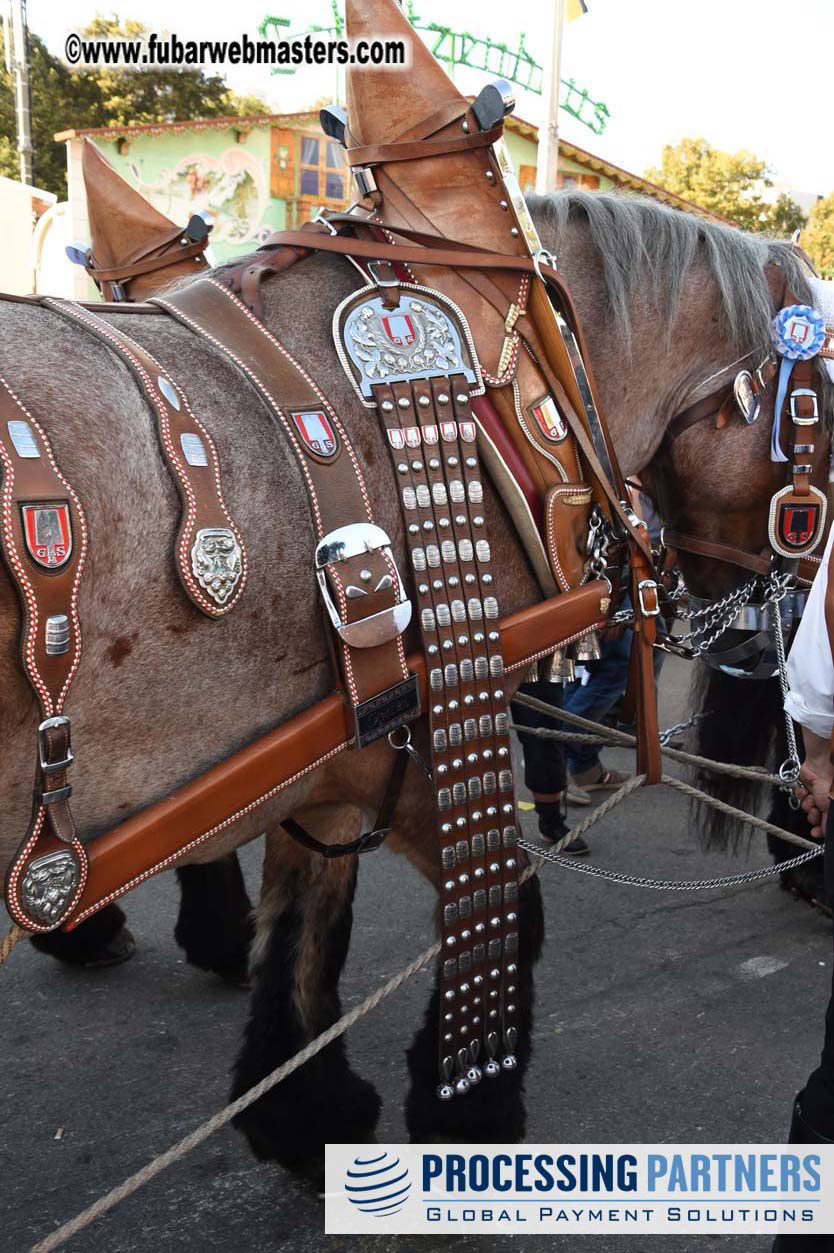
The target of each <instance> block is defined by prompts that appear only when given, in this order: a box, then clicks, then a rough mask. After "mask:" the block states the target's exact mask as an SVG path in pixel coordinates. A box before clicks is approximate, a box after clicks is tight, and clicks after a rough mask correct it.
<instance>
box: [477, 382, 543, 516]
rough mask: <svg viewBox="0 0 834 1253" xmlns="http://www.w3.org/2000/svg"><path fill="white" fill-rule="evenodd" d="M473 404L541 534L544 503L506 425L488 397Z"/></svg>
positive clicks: (485, 396) (478, 417) (478, 398)
mask: <svg viewBox="0 0 834 1253" xmlns="http://www.w3.org/2000/svg"><path fill="white" fill-rule="evenodd" d="M471 404H472V411H473V413H474V414H475V416H476V418H477V419H478V421H479V422H480V423H481V426H482V427H483V428H484V430H485V431H486V433H487V435H488V436H489V438H490V439H491V440H492V442H493V444H494V445H495V447H496V448H497V449H498V451H499V453H500V454H501V458H502V460H503V461H504V462H505V463H506V465H507V468H508V469H509V471H510V473H511V474H512V476H513V478H514V479H515V481H516V483H517V484H518V486H519V488H520V489H521V491H522V492H523V494H524V498H525V500H526V501H527V504H528V506H529V509H530V512H531V514H532V515H533V519H534V521H535V523H536V526H537V527H538V528H539V532H540V533H541V531H542V527H543V525H544V504H543V501H542V499H541V497H540V496H539V494H538V492H537V491H536V487H535V484H534V483H533V480H532V478H531V476H530V472H529V471H528V469H527V467H526V465H525V464H524V462H523V461H522V459H521V457H520V456H519V454H518V452H517V451H516V448H515V445H514V444H513V442H512V440H511V439H510V437H509V435H508V434H507V432H506V431H505V429H504V424H503V422H502V421H501V419H500V417H499V416H498V414H497V413H496V411H495V406H494V405H493V403H492V401H491V400H490V398H489V396H487V395H483V396H473V397H472V401H471Z"/></svg>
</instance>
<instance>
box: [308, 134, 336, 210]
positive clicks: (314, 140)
mask: <svg viewBox="0 0 834 1253" xmlns="http://www.w3.org/2000/svg"><path fill="white" fill-rule="evenodd" d="M299 144H300V160H299V169H300V175H299V178H300V182H299V190H300V193H301V195H302V196H310V197H312V198H314V199H316V200H337V201H339V202H343V201H344V200H345V199H346V193H345V183H346V181H347V171H346V169H345V154H344V149H343V148H342V146H341V144H337V143H334V142H333V140H331V139H326V138H325V137H324V136H323V135H300V136H299Z"/></svg>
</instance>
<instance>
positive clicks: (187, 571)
mask: <svg viewBox="0 0 834 1253" xmlns="http://www.w3.org/2000/svg"><path fill="white" fill-rule="evenodd" d="M66 304H69V305H70V309H71V312H70V316H71V317H75V318H77V319H78V320H79V321H80V322H82V323H86V324H87V325H88V326H90V327H92V328H94V329H95V330H96V331H97V332H98V333H99V334H100V335H102V336H103V337H104V338H105V339H106V340H107V341H108V342H109V343H110V344H112V345H113V348H114V350H115V351H116V352H117V353H118V354H119V356H121V357H127V358H128V360H129V361H130V362H132V364H133V366H134V368H135V369H136V371H137V373H138V374H139V376H140V378H141V379H142V381H143V383H144V385H145V391H146V392H147V398H148V400H149V402H150V404H151V405H152V406H153V408H154V409H155V410H156V413H157V418H158V421H159V430H160V434H161V436H162V441H163V444H164V445H165V448H166V450H167V453H168V460H169V464H170V466H171V469H172V470H173V473H174V475H175V477H176V479H177V482H178V484H179V486H180V488H181V492H182V494H183V495H184V496H185V507H186V520H185V525H184V526H183V527H182V531H181V534H180V540H179V556H180V560H179V562H178V568H179V571H180V574H181V576H182V578H183V580H184V582H185V584H186V587H187V589H188V591H189V593H190V595H191V596H192V597H193V599H194V600H195V601H196V602H197V604H198V605H199V606H200V608H201V609H203V610H205V612H206V613H208V614H209V615H210V616H211V617H212V618H219V617H222V616H223V615H224V614H226V613H228V612H229V610H230V609H232V608H234V606H235V605H236V604H237V602H238V600H239V599H240V596H241V595H242V594H243V589H244V586H245V577H242V578H241V583H240V585H239V586H238V588H237V590H236V592H235V595H234V596H233V597H232V599H231V600H230V601H229V602H228V603H227V604H226V605H223V606H218V605H217V604H216V603H215V602H214V601H212V600H210V599H209V598H208V597H207V596H205V595H204V594H203V592H202V590H201V589H200V587H199V585H198V584H197V582H196V580H195V578H194V575H193V572H192V570H191V562H190V560H189V553H188V546H189V543H190V541H191V537H192V535H193V533H194V523H195V520H196V517H197V498H196V496H195V495H194V489H193V488H192V486H191V482H190V480H189V478H188V475H187V474H186V473H185V472H184V470H183V468H182V462H181V461H180V459H179V456H178V455H177V452H176V449H175V447H174V441H173V439H172V438H171V418H170V414H169V412H168V406H167V405H166V403H165V401H164V399H163V398H162V396H160V394H159V392H158V390H157V388H156V386H155V384H154V383H153V381H152V379H151V378H150V376H149V375H148V373H147V371H146V369H145V367H144V366H143V364H142V362H141V361H140V360H139V358H138V357H137V356H135V355H134V352H132V351H131V348H133V349H137V348H139V345H137V344H135V343H134V341H133V340H131V339H130V337H129V336H127V335H123V334H122V333H121V332H118V331H116V329H115V328H114V327H112V326H111V325H110V324H109V323H108V322H105V321H103V320H102V319H100V318H99V317H97V316H96V315H95V314H93V313H91V312H90V311H89V310H88V309H83V308H82V307H81V306H80V305H71V302H66ZM66 304H65V305H63V306H62V303H61V302H60V301H56V302H55V305H57V306H58V307H66ZM48 307H49V306H48ZM141 351H143V352H144V351H145V350H144V349H141ZM147 356H148V357H149V358H150V360H151V361H153V362H154V366H156V367H157V368H158V369H159V371H160V373H161V374H166V375H167V371H165V370H163V369H162V367H161V366H159V365H158V363H157V362H156V361H154V358H153V357H152V356H151V354H150V353H147ZM188 412H189V414H190V415H191V417H192V418H193V416H194V415H193V414H192V413H191V410H190V409H189V410H188ZM203 430H204V428H203ZM205 434H206V437H207V438H208V433H207V432H205ZM209 443H211V441H210V440H209ZM212 452H213V453H214V454H215V456H216V451H215V450H214V448H212ZM221 505H222V507H223V513H224V516H225V517H226V518H227V520H228V521H229V522H230V523H231V519H230V518H229V514H228V510H227V509H226V508H225V505H223V502H222V498H221ZM233 529H234V530H235V532H236V528H233ZM236 537H237V538H238V542H240V538H239V536H237V532H236ZM241 553H242V555H244V550H243V549H241ZM244 564H245V555H244ZM242 573H243V572H242Z"/></svg>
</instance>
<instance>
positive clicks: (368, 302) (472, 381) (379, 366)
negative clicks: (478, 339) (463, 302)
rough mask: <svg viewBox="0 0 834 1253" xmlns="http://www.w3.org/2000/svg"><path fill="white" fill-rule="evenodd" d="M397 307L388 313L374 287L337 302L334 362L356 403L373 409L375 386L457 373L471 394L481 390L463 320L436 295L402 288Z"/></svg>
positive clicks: (411, 287) (411, 286) (407, 285)
mask: <svg viewBox="0 0 834 1253" xmlns="http://www.w3.org/2000/svg"><path fill="white" fill-rule="evenodd" d="M399 290H400V303H399V304H398V305H397V307H396V309H389V308H388V307H387V306H386V304H385V303H384V301H383V299H382V296H381V294H380V292H379V289H378V288H377V287H364V288H363V289H362V290H361V291H359V292H355V293H354V295H352V296H349V297H348V299H347V300H344V301H342V303H341V304H340V305H339V307H338V309H337V310H336V313H335V315H334V318H333V338H334V339H335V341H336V351H337V352H338V354H339V360H340V361H341V363H342V365H343V366H344V368H345V371H346V373H347V376H348V378H349V379H350V380H351V382H352V383H353V385H354V387H355V388H356V390H357V392H358V393H359V395H360V397H361V399H362V403H363V404H364V405H365V406H366V407H367V408H369V409H373V408H374V407H375V405H374V401H373V393H372V392H371V388H372V387H373V385H374V384H375V383H401V382H405V381H408V380H410V379H427V378H443V377H445V376H447V375H449V374H463V376H464V377H465V379H466V381H467V383H468V384H469V387H470V390H471V394H472V395H480V393H481V392H482V391H483V383H482V381H481V371H480V367H479V365H478V359H477V356H476V353H475V346H474V344H473V342H472V336H471V334H470V332H469V327H468V326H467V324H466V319H465V318H464V316H463V314H462V313H461V312H460V310H459V309H458V308H457V307H456V306H455V305H454V304H453V303H452V302H451V301H450V300H447V299H446V297H445V296H441V295H440V294H439V292H433V291H430V290H429V289H428V288H426V287H419V286H415V285H414V284H411V283H403V284H401V286H400V289H399Z"/></svg>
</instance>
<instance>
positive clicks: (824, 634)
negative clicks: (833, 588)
mask: <svg viewBox="0 0 834 1253" xmlns="http://www.w3.org/2000/svg"><path fill="white" fill-rule="evenodd" d="M832 540H834V526H832V527H831V530H830V532H829V534H828V543H827V544H826V546H825V552H824V554H823V558H822V564H821V565H820V568H819V570H818V571H817V574H816V577H815V579H814V582H813V583H812V584H811V591H810V593H809V595H808V603H807V604H806V606H805V612H804V613H803V615H802V620H801V621H800V623H799V627H798V629H797V632H796V635H795V636H794V641H793V644H792V645H791V651H790V654H789V656H788V685H789V687H790V691H789V692H788V695H787V699H786V700H785V709H786V711H787V712H788V713H789V714H790V716H791V717H792V718H793V719H794V721H795V722H799V723H801V724H802V726H803V727H807V728H808V730H809V731H813V732H814V734H815V735H819V736H820V737H821V738H822V739H824V740H827V739H829V738H830V736H831V729H832V727H834V658H832V656H831V644H830V642H829V639H828V628H827V627H826V625H825V593H826V590H827V588H828V558H829V556H830V553H831V544H832Z"/></svg>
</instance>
